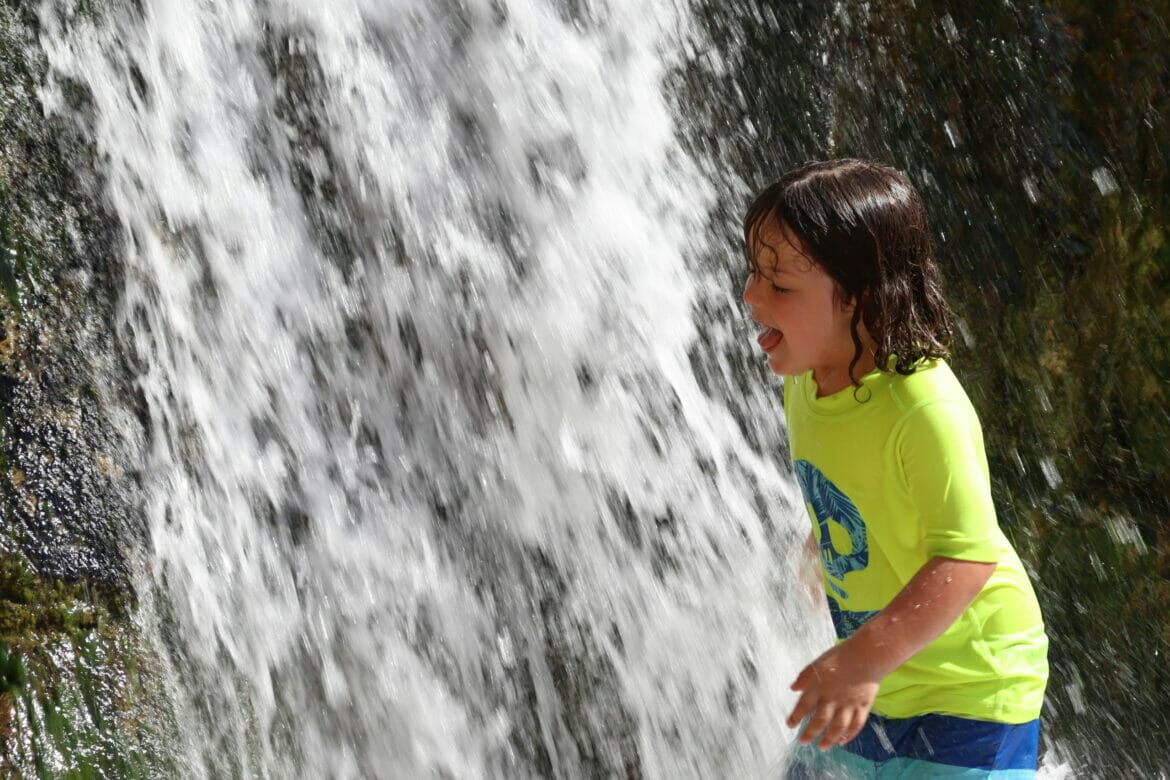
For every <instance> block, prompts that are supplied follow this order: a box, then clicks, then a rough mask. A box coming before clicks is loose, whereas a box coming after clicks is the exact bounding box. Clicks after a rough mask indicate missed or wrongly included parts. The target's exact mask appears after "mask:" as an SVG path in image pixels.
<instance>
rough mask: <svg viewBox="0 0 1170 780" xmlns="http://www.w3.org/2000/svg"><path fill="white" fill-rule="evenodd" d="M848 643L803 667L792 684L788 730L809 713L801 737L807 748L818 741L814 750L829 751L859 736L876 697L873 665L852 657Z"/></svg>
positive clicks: (877, 676) (879, 680)
mask: <svg viewBox="0 0 1170 780" xmlns="http://www.w3.org/2000/svg"><path fill="white" fill-rule="evenodd" d="M848 644H849V643H848V642H845V643H842V644H840V645H837V646H836V647H834V648H832V649H830V650H828V651H827V652H825V653H824V654H823V655H821V657H820V658H818V659H817V660H815V661H813V662H812V663H811V664H809V665H808V666H806V667H804V670H803V671H801V673H800V674H799V675H797V677H796V682H794V683H792V690H794V691H800V692H801V694H800V699H799V700H798V701H797V702H796V708H795V709H793V710H792V714H791V715H789V716H788V727H789V728H796V726H797V725H798V724H799V723H800V722H801V721H802V720H804V719H805V717H807V716H808V715H809V714H812V718H811V719H810V720H809V722H808V726H807V727H806V728H805V729H804V731H803V732H802V733H801V735H800V741H801V743H802V744H805V745H807V744H808V743H810V742H812V741H813V740H815V739H817V738H818V737H819V738H820V741H819V742H817V747H818V748H820V749H821V750H828V749H829V748H831V747H832V746H833V745H837V744H844V743H846V742H849V741H850V740H852V739H853V738H854V737H856V736H857V735H858V733H860V731H861V728H862V727H863V726H864V725H865V721H866V718H868V717H869V709H870V707H872V706H873V700H874V697H875V696H877V692H878V684H879V683H880V682H881V676H880V675H876V674H875V673H874V672H873V670H872V665H871V664H867V663H865V662H864V661H863V660H859V659H857V658H855V657H852V654H851V653H850V650H851V648H850V647H848Z"/></svg>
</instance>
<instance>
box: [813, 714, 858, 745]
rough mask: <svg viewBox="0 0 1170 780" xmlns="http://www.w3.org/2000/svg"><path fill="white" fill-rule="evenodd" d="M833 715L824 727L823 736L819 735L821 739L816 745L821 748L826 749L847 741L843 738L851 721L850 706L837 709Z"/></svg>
mask: <svg viewBox="0 0 1170 780" xmlns="http://www.w3.org/2000/svg"><path fill="white" fill-rule="evenodd" d="M833 715H834V716H833V719H832V720H831V721H830V722H829V724H828V726H827V727H826V728H825V733H824V736H822V737H821V741H820V743H819V744H818V745H817V747H819V748H820V749H821V750H828V749H829V748H831V747H833V745H836V744H838V743H842V742H846V741H848V740H846V739H845V735H846V734H847V733H848V732H849V727H850V726H851V725H852V723H853V715H852V713H851V712H850V708H845V709H841V710H837V711H836V712H835V713H834V714H833Z"/></svg>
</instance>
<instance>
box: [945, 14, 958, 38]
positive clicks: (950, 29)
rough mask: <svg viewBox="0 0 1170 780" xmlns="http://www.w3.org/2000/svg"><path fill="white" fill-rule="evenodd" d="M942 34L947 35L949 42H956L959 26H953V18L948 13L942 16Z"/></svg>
mask: <svg viewBox="0 0 1170 780" xmlns="http://www.w3.org/2000/svg"><path fill="white" fill-rule="evenodd" d="M942 28H943V34H944V35H946V36H947V40H948V41H950V42H951V43H958V41H959V28H958V27H956V26H955V20H954V19H952V18H951V15H950V14H946V15H944V16H943V18H942Z"/></svg>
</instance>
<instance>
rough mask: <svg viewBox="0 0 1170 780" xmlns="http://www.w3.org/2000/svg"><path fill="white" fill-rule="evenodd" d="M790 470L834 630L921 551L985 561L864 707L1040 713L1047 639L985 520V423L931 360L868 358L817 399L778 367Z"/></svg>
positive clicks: (1001, 539) (1020, 716)
mask: <svg viewBox="0 0 1170 780" xmlns="http://www.w3.org/2000/svg"><path fill="white" fill-rule="evenodd" d="M784 390H785V392H784V410H785V413H786V415H787V418H788V436H789V441H790V443H791V445H792V460H793V463H794V467H795V470H796V475H797V480H798V481H799V482H800V487H801V490H802V492H803V493H804V498H805V502H806V504H807V508H808V511H809V517H811V518H812V521H813V533H814V536H815V537H816V539H817V542H818V544H819V546H820V553H821V567H822V570H823V573H824V582H825V591H826V594H827V596H828V601H829V611H830V612H831V613H832V616H833V623H834V626H835V628H836V630H837V636H838V638H839V639H845V638H847V637H849V636H850V635H851V634H852V633H853V632H854V631H856V630H857V628H858V627H859V626H860V625H861V624H863V623H864V622H865V621H866V620H868V619H869V618H870V617H872V616H873V615H874V614H875V613H876V612H877V611H879V610H881V609H882V608H883V607H885V606H886V604H888V603H889V602H890V601H891V600H892V599H893V598H894V596H895V595H897V594H898V592H899V591H901V590H902V588H903V587H904V586H905V585H906V583H908V582H909V581H910V579H911V578H912V577H913V576H914V575H915V574H916V573H917V572H918V570H919V569H920V568H921V567H922V566H923V565H924V564H925V563H926V562H927V561H929V560H930V559H931V558H934V557H946V558H956V559H959V560H969V561H980V562H985V563H995V564H997V566H996V569H995V573H994V574H992V576H991V579H990V580H989V581H988V582H987V584H986V585H985V586H984V587H983V590H982V591H980V593H979V595H978V596H977V597H976V598H975V600H974V601H973V602H972V603H971V605H970V606H969V607H968V608H967V609H966V611H964V612H963V614H962V615H960V616H959V618H958V620H956V621H955V623H954V624H952V625H951V627H950V628H948V629H947V630H946V631H945V632H944V633H943V634H942V636H940V637H939V638H938V639H936V640H934V641H933V642H931V643H930V644H929V645H927V646H926V647H925V648H923V649H922V650H921V651H920V652H919V653H918V654H916V655H915V656H913V657H912V658H910V660H908V661H907V662H906V663H905V664H903V665H902V666H901V667H899V668H898V669H896V670H894V671H893V672H892V673H890V674H889V675H888V676H887V677H886V678H885V679H884V680H882V683H881V687H880V689H879V691H878V695H877V699H876V700H875V702H874V711H875V712H877V713H879V714H881V715H885V716H886V717H892V718H906V717H911V716H914V715H921V714H925V713H940V714H944V715H956V716H960V717H966V718H977V719H980V720H990V721H997V722H1001V723H1025V722H1027V721H1030V720H1033V719H1034V718H1036V717H1038V716H1039V714H1040V707H1041V704H1042V702H1043V698H1044V686H1045V684H1046V682H1047V680H1048V661H1047V650H1048V638H1047V636H1046V635H1045V633H1044V624H1043V621H1042V619H1041V616H1040V607H1039V605H1038V604H1037V602H1036V595H1035V593H1034V592H1033V590H1032V585H1031V583H1030V582H1029V581H1028V575H1027V574H1026V573H1025V571H1024V568H1023V565H1022V564H1021V563H1020V559H1019V557H1018V556H1017V555H1016V552H1015V550H1013V549H1012V546H1011V544H1010V543H1009V542H1008V540H1007V537H1005V536H1004V534H1003V532H1002V531H1001V530H1000V528H999V524H998V523H997V522H996V517H995V509H994V507H993V505H992V501H991V487H990V479H989V476H988V469H987V457H986V455H985V453H984V449H983V432H982V429H981V428H980V424H979V419H978V417H977V416H976V414H975V410H974V408H973V407H972V406H971V402H970V401H969V400H968V398H967V395H966V393H965V392H963V388H962V387H961V386H960V385H959V382H958V380H957V379H956V378H955V375H954V374H953V373H951V369H950V367H949V366H947V364H946V363H945V362H943V361H932V362H927V363H924V364H922V365H921V366H920V367H919V368H918V370H917V371H915V372H914V373H913V374H911V375H910V376H902V375H899V374H896V373H884V372H881V371H877V370H874V371H873V372H871V373H870V374H868V375H867V376H866V377H864V379H863V380H862V387H861V388H860V389H858V390H857V391H856V395H855V393H854V388H853V387H848V388H846V389H844V390H842V391H840V392H838V393H834V394H832V395H830V396H826V397H824V398H817V397H816V394H817V387H816V382H814V381H813V379H812V376H811V373H806V374H804V375H802V376H799V377H786V378H785V382H784Z"/></svg>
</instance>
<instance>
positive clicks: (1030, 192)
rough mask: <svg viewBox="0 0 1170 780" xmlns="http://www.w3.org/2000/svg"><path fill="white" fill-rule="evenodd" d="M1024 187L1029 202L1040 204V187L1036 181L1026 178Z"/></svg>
mask: <svg viewBox="0 0 1170 780" xmlns="http://www.w3.org/2000/svg"><path fill="white" fill-rule="evenodd" d="M1023 185H1024V194H1026V195H1027V196H1028V200H1030V201H1032V202H1033V203H1036V202H1038V201H1039V200H1040V187H1039V185H1037V184H1036V179H1035V178H1033V177H1031V176H1025V177H1024V181H1023Z"/></svg>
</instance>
